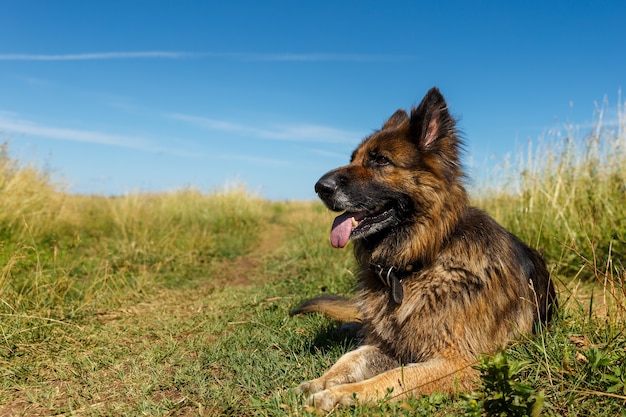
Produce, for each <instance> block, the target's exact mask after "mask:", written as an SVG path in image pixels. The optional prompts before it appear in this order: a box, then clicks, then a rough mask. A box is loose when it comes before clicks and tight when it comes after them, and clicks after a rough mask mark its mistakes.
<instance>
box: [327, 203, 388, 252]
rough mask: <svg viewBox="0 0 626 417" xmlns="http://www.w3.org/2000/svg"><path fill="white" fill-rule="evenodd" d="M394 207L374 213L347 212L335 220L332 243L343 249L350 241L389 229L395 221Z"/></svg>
mask: <svg viewBox="0 0 626 417" xmlns="http://www.w3.org/2000/svg"><path fill="white" fill-rule="evenodd" d="M394 214H395V209H394V208H393V207H387V206H383V207H379V208H377V209H375V210H373V211H359V212H350V211H346V212H344V213H343V214H340V215H339V216H337V217H336V218H335V221H334V222H333V226H332V228H331V230H330V243H331V244H332V245H333V247H335V248H343V247H344V246H346V245H347V244H348V240H350V239H351V238H352V239H358V238H361V237H365V236H367V235H370V234H372V233H376V232H378V231H380V230H382V229H384V228H385V227H387V226H388V225H389V224H390V223H391V222H392V221H393V219H394V217H395V216H394Z"/></svg>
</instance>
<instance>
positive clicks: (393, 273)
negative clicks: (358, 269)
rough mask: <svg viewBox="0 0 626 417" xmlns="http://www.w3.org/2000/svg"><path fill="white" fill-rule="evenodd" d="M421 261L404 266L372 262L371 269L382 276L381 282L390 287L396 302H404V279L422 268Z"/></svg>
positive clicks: (392, 297)
mask: <svg viewBox="0 0 626 417" xmlns="http://www.w3.org/2000/svg"><path fill="white" fill-rule="evenodd" d="M421 266H422V265H421V263H419V262H417V263H414V264H409V265H407V266H406V267H404V268H398V267H395V266H382V265H378V264H374V263H372V264H371V265H370V269H371V270H372V271H373V272H374V273H375V274H376V275H377V276H378V278H380V280H381V282H382V283H383V284H384V285H385V286H386V287H388V288H389V289H390V296H391V299H392V300H393V302H394V303H396V304H398V305H400V304H402V298H403V297H404V290H403V289H402V280H403V279H404V278H406V277H407V276H409V275H411V274H412V273H413V272H414V271H416V270H418V269H420V268H421Z"/></svg>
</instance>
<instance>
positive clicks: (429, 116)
mask: <svg viewBox="0 0 626 417" xmlns="http://www.w3.org/2000/svg"><path fill="white" fill-rule="evenodd" d="M410 126H411V127H410V132H411V137H412V138H414V139H415V140H417V142H418V144H420V145H421V146H422V147H424V148H425V149H429V148H432V147H433V145H434V144H435V143H436V142H438V140H439V139H440V138H454V137H455V136H456V135H455V134H454V119H453V118H452V116H451V115H450V113H449V112H448V105H447V104H446V100H445V99H444V98H443V95H442V94H441V92H439V89H438V88H437V87H433V88H431V89H430V90H429V91H428V93H426V95H425V96H424V98H423V99H422V102H421V103H420V104H419V106H417V107H414V108H413V109H412V110H411V125H410Z"/></svg>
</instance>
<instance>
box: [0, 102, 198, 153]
mask: <svg viewBox="0 0 626 417" xmlns="http://www.w3.org/2000/svg"><path fill="white" fill-rule="evenodd" d="M0 131H4V132H8V133H13V134H17V135H32V136H37V137H42V138H48V139H57V140H64V141H73V142H83V143H93V144H100V145H108V146H117V147H121V148H130V149H137V150H142V151H146V152H154V153H159V152H163V153H169V154H175V155H179V156H187V157H197V156H198V155H197V154H195V153H192V152H185V151H181V150H178V149H168V148H164V147H161V146H159V145H158V144H156V143H154V142H153V141H151V140H148V139H145V138H142V137H139V136H131V135H118V134H112V133H106V132H98V131H93V130H83V129H72V128H66V127H58V126H49V125H42V124H39V123H35V122H33V121H30V120H27V119H24V118H22V117H20V116H19V115H17V114H15V113H11V112H2V111H0Z"/></svg>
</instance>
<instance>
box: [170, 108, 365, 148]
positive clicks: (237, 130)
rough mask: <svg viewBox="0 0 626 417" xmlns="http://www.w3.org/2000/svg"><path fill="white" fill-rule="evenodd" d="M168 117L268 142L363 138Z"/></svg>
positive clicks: (299, 127)
mask: <svg viewBox="0 0 626 417" xmlns="http://www.w3.org/2000/svg"><path fill="white" fill-rule="evenodd" d="M166 116H167V117H168V118H170V119H174V120H180V121H182V122H185V123H189V124H192V125H195V126H198V127H201V128H203V129H206V130H215V131H220V132H227V133H233V134H237V135H240V136H247V137H253V138H260V139H268V140H286V141H298V142H326V143H349V144H354V143H356V142H358V140H359V139H360V138H362V137H363V135H362V134H360V133H358V132H353V131H348V130H342V129H337V128H334V127H329V126H321V125H314V124H268V125H266V126H250V125H243V124H239V123H233V122H230V121H225V120H218V119H211V118H207V117H200V116H191V115H187V114H180V113H172V114H168V115H166Z"/></svg>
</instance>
